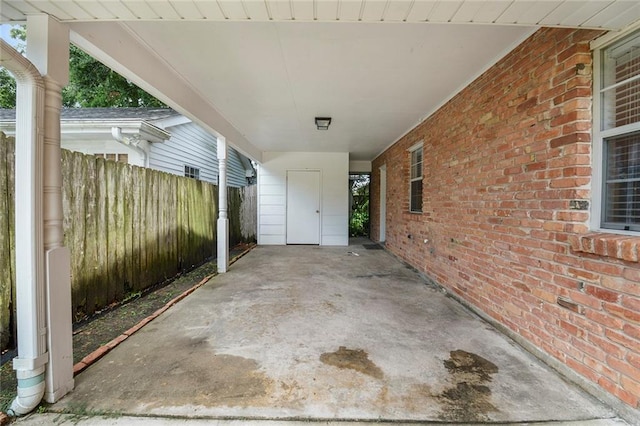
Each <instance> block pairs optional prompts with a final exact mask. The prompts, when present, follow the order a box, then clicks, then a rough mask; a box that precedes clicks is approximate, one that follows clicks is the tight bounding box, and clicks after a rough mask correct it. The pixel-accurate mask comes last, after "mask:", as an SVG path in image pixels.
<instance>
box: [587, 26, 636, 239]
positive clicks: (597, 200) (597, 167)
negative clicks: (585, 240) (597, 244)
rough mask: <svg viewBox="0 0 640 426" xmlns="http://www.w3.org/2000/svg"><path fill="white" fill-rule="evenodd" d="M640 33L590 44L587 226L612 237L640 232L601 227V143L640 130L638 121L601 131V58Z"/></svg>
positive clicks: (602, 39) (616, 35) (634, 28)
mask: <svg viewBox="0 0 640 426" xmlns="http://www.w3.org/2000/svg"><path fill="white" fill-rule="evenodd" d="M636 31H640V25H634V26H633V27H631V28H629V29H627V30H626V31H623V32H621V33H616V34H610V35H606V36H604V37H601V38H600V39H597V40H594V41H593V42H592V43H591V48H592V50H593V112H592V115H593V126H592V127H593V128H592V132H593V144H592V167H591V170H592V182H591V191H592V192H591V217H590V227H591V229H592V230H597V231H600V232H606V233H611V234H622V235H634V236H637V235H638V234H640V231H635V230H634V231H631V230H622V229H615V228H604V227H603V226H602V225H603V224H602V222H603V217H602V215H603V205H604V203H605V200H604V197H603V195H604V169H605V158H604V154H605V152H604V140H605V139H606V138H610V137H614V136H619V135H624V134H629V133H632V132H636V131H640V122H637V123H632V124H628V125H625V126H620V127H615V128H612V129H606V130H605V129H602V127H603V126H602V120H603V117H602V97H601V93H602V80H603V77H604V75H603V74H604V73H603V69H602V68H603V63H602V56H603V52H604V50H605V49H606V48H608V47H609V46H611V45H613V44H614V43H616V42H618V41H620V40H622V39H623V38H625V37H627V36H629V35H631V34H633V33H635V32H636Z"/></svg>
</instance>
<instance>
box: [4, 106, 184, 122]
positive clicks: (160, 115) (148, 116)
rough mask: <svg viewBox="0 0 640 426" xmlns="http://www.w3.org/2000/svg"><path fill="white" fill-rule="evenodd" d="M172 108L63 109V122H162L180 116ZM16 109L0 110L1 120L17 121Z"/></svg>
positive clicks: (61, 115) (61, 116)
mask: <svg viewBox="0 0 640 426" xmlns="http://www.w3.org/2000/svg"><path fill="white" fill-rule="evenodd" d="M179 115H180V113H178V112H176V111H174V110H172V109H171V108H62V109H61V110H60V118H61V120H160V119H165V118H169V117H174V116H179ZM15 119H16V110H15V109H0V120H2V121H5V120H15Z"/></svg>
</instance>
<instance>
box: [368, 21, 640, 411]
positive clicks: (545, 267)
mask: <svg viewBox="0 0 640 426" xmlns="http://www.w3.org/2000/svg"><path fill="white" fill-rule="evenodd" d="M599 34H600V33H598V32H594V31H584V30H582V31H579V30H567V29H542V30H540V31H538V32H537V33H536V34H534V35H533V36H532V37H530V38H529V39H528V40H527V41H525V42H524V43H523V44H522V45H520V46H519V47H518V48H516V49H515V50H514V51H513V52H511V53H510V54H508V55H507V56H506V57H505V58H504V59H503V60H501V61H500V62H499V63H498V64H496V65H495V66H494V67H492V68H491V69H490V70H488V71H487V72H485V73H484V74H483V75H482V76H480V77H479V78H478V79H477V80H476V81H474V82H473V83H472V84H470V85H469V86H468V87H467V88H465V89H464V90H463V91H462V92H461V93H459V94H458V95H457V96H455V97H454V98H453V99H452V100H451V101H450V102H448V103H447V104H446V105H445V106H443V107H442V108H441V109H440V110H439V111H437V112H436V113H435V114H434V115H432V116H431V117H430V118H429V119H427V120H426V121H424V122H423V123H422V124H420V125H419V126H418V127H416V128H415V129H413V130H412V131H411V132H409V133H408V134H407V135H406V136H405V137H403V138H402V139H401V140H400V141H398V142H397V143H396V144H394V145H393V146H392V147H390V148H389V149H388V150H387V151H385V152H384V153H383V154H381V155H380V156H379V157H378V158H376V160H375V161H374V164H373V175H372V176H373V180H372V188H371V194H372V197H371V204H372V236H373V238H374V239H378V237H379V234H378V230H379V211H380V205H379V184H380V183H379V177H380V175H379V167H380V166H382V165H385V164H386V167H387V221H386V244H387V248H388V249H389V250H390V251H392V252H393V253H395V254H397V255H398V256H399V257H401V258H403V259H404V260H406V261H407V262H408V263H410V264H411V265H413V266H414V267H416V268H417V269H419V270H420V271H422V272H424V273H425V274H426V275H428V276H430V277H431V278H432V279H434V280H435V281H436V282H437V283H438V284H440V285H442V286H444V287H446V288H447V289H449V290H450V291H452V292H455V293H456V294H457V295H459V296H460V297H461V298H463V299H465V300H466V301H467V302H468V303H470V304H472V305H474V306H476V307H477V308H479V309H481V310H482V311H484V312H485V313H486V314H488V315H489V316H491V317H492V318H494V319H495V320H496V321H498V322H500V323H501V324H503V325H505V326H506V327H508V328H510V329H511V330H513V331H514V332H515V333H517V334H519V335H521V336H522V337H524V338H525V339H527V340H528V341H530V342H531V343H533V344H535V345H536V346H537V347H539V348H541V349H542V350H544V351H545V352H546V353H548V354H549V355H551V356H552V357H555V358H556V359H558V360H559V361H561V362H563V363H565V364H566V365H567V366H569V367H570V368H571V369H573V370H574V371H576V372H577V373H579V374H580V375H582V376H584V377H585V378H586V379H588V380H590V381H592V382H594V383H597V384H598V385H600V386H601V387H602V388H603V389H605V390H606V391H608V392H610V393H611V394H613V395H615V396H616V397H618V398H619V399H621V400H622V401H624V402H625V403H627V404H629V405H630V406H632V407H638V402H639V400H640V265H639V264H638V263H637V260H638V247H637V246H638V245H640V238H635V239H634V238H630V237H620V236H612V235H608V234H588V232H589V226H588V220H589V203H590V201H591V192H590V184H591V104H592V98H591V95H592V94H591V85H592V57H591V52H590V49H589V41H591V40H592V39H594V38H595V37H597V36H598V35H599ZM420 140H423V141H424V192H423V197H424V204H423V213H422V214H412V213H409V212H408V210H409V197H408V194H409V161H410V158H409V157H410V154H409V152H408V151H407V149H408V148H409V147H411V146H412V145H413V144H415V143H416V142H419V141H420ZM425 239H426V240H428V242H426V243H425V242H424V240H425ZM634 256H635V257H634Z"/></svg>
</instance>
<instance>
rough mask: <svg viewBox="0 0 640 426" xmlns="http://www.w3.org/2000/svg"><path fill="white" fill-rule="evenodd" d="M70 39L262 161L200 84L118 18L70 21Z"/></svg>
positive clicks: (259, 155)
mask: <svg viewBox="0 0 640 426" xmlns="http://www.w3.org/2000/svg"><path fill="white" fill-rule="evenodd" d="M68 25H69V28H70V29H71V41H72V42H73V43H74V44H75V45H76V46H78V47H79V48H80V49H82V50H84V51H85V52H87V53H88V54H89V55H91V56H93V57H94V58H96V59H97V60H99V61H100V62H102V63H103V64H105V65H106V66H108V67H109V68H111V69H113V70H114V71H116V72H117V73H119V74H120V75H122V76H123V77H125V78H127V79H129V80H130V81H132V82H133V83H135V84H136V85H138V86H139V87H140V88H142V89H143V90H145V91H147V92H148V93H150V94H151V95H153V96H155V97H156V98H158V99H160V100H161V101H162V102H164V103H166V104H167V105H169V106H170V107H172V108H173V109H175V110H176V111H178V112H180V113H181V114H183V115H185V116H187V117H189V118H191V119H192V120H193V121H194V122H196V123H197V124H199V125H200V126H202V127H203V128H205V129H206V130H208V131H210V132H211V133H213V134H214V135H216V136H224V137H225V138H226V139H227V142H228V143H230V144H231V145H232V146H233V147H234V148H235V149H236V150H238V151H239V152H241V153H242V154H244V155H246V156H247V157H249V158H251V159H253V160H255V161H258V162H261V161H262V152H261V151H260V150H259V149H258V148H257V147H255V146H254V145H253V144H252V143H251V142H250V141H249V140H248V139H247V138H246V137H245V136H244V135H243V134H242V133H241V132H240V131H239V130H238V129H236V127H235V126H234V125H233V124H232V123H230V122H229V121H228V120H227V119H225V118H224V117H223V116H222V114H220V112H218V110H217V109H216V108H215V107H214V106H213V105H212V104H211V103H209V102H207V101H206V100H205V98H204V97H202V96H201V95H200V93H199V91H198V88H196V87H193V86H192V85H191V84H190V83H189V82H188V81H186V80H185V79H183V78H182V77H181V76H180V75H178V74H177V73H176V72H175V71H174V70H173V69H172V68H171V66H170V65H169V64H168V63H167V62H165V61H164V60H163V59H162V58H161V57H159V56H158V55H156V54H155V53H154V52H153V51H152V50H151V49H150V48H149V47H148V46H146V45H144V43H142V42H141V40H139V39H138V38H137V37H136V36H135V34H133V32H131V31H129V30H128V28H127V27H126V25H125V24H123V23H118V22H100V23H96V22H92V23H69V24H68Z"/></svg>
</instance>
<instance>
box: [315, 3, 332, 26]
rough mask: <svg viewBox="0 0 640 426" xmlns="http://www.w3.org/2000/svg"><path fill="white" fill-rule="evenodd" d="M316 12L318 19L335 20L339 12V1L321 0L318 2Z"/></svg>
mask: <svg viewBox="0 0 640 426" xmlns="http://www.w3.org/2000/svg"><path fill="white" fill-rule="evenodd" d="M315 5H316V14H317V18H318V20H321V21H335V20H336V16H337V13H338V2H337V1H336V0H320V1H317V2H316V4H315Z"/></svg>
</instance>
